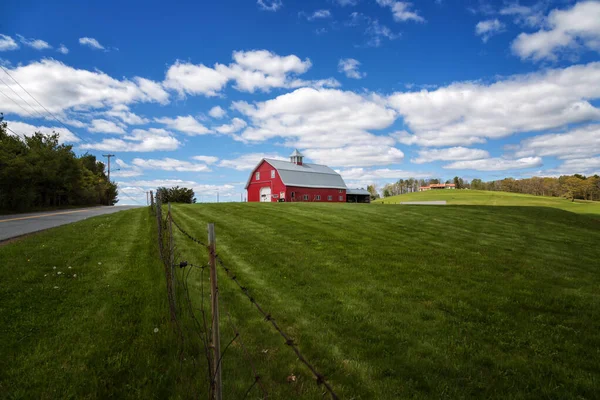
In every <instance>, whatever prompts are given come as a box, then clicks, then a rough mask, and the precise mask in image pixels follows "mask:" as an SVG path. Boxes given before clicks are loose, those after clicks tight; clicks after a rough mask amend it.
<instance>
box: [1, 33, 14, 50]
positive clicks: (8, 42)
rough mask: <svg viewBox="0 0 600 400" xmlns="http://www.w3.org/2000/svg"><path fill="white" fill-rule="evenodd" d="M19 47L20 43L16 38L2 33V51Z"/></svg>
mask: <svg viewBox="0 0 600 400" xmlns="http://www.w3.org/2000/svg"><path fill="white" fill-rule="evenodd" d="M18 48H19V45H18V44H17V42H16V41H15V39H13V38H12V37H10V36H7V35H3V34H1V33H0V51H9V50H16V49H18Z"/></svg>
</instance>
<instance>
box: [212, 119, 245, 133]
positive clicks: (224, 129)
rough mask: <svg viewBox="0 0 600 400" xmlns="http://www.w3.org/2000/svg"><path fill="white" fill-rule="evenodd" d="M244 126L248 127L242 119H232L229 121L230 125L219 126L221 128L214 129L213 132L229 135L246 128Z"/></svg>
mask: <svg viewBox="0 0 600 400" xmlns="http://www.w3.org/2000/svg"><path fill="white" fill-rule="evenodd" d="M246 125H248V124H247V123H246V121H244V120H243V119H240V118H234V119H232V120H231V123H230V124H226V125H221V126H219V127H217V128H215V131H217V132H219V133H224V134H230V133H235V132H238V131H240V130H242V129H244V128H245V127H246Z"/></svg>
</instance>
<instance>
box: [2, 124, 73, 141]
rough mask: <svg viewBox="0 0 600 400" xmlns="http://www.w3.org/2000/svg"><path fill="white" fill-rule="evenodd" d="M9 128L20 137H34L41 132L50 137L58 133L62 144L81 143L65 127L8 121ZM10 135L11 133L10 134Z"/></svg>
mask: <svg viewBox="0 0 600 400" xmlns="http://www.w3.org/2000/svg"><path fill="white" fill-rule="evenodd" d="M6 123H7V124H8V127H9V128H10V129H12V130H13V131H15V133H16V134H17V135H19V136H21V135H23V136H33V134H34V133H36V132H41V133H43V134H45V135H50V134H52V133H58V134H59V137H58V141H59V142H60V143H61V144H62V143H77V142H79V141H80V140H79V138H78V137H77V136H75V134H73V132H71V131H70V130H68V129H66V128H65V127H63V126H52V127H48V126H35V125H31V124H27V123H25V122H19V121H6ZM9 133H10V132H9Z"/></svg>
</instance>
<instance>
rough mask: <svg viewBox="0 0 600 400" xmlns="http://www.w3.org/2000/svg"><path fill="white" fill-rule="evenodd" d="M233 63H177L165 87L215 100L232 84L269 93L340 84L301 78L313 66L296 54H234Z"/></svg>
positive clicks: (256, 52) (263, 52)
mask: <svg viewBox="0 0 600 400" xmlns="http://www.w3.org/2000/svg"><path fill="white" fill-rule="evenodd" d="M233 60H234V62H233V63H231V64H229V65H224V64H219V63H217V64H215V65H214V66H213V67H212V68H211V67H208V66H206V65H204V64H198V65H196V64H191V63H183V62H181V61H177V62H176V63H175V64H174V65H172V66H171V67H169V69H168V71H167V76H166V79H165V82H164V86H165V87H167V88H169V89H173V90H176V91H177V92H179V94H180V95H184V94H190V95H204V96H208V97H213V96H217V95H219V94H220V92H221V90H222V89H223V88H224V87H225V86H226V85H227V83H229V82H231V81H232V82H234V87H235V88H236V89H237V90H239V91H243V92H249V93H254V92H255V91H257V90H260V91H263V92H268V91H269V90H270V89H273V88H295V87H301V86H338V85H339V82H337V81H335V80H333V79H326V80H317V81H304V80H301V79H298V78H297V75H300V74H303V73H305V72H306V71H307V70H308V69H309V68H310V67H311V65H312V63H311V62H310V60H309V59H308V58H307V59H305V60H301V59H300V58H299V57H298V56H296V55H288V56H279V55H277V54H275V53H272V52H270V51H267V50H252V51H234V52H233Z"/></svg>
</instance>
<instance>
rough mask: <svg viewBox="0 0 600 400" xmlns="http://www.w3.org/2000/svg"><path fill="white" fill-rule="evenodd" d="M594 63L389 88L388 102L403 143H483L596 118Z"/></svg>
mask: <svg viewBox="0 0 600 400" xmlns="http://www.w3.org/2000/svg"><path fill="white" fill-rule="evenodd" d="M598 98H600V63H590V64H587V65H574V66H571V67H568V68H565V69H550V70H546V71H543V72H536V73H532V74H527V75H515V76H512V77H508V78H505V79H504V80H501V81H498V82H495V83H492V84H484V83H474V82H457V83H453V84H451V85H449V86H446V87H441V88H439V89H437V90H433V91H428V90H421V91H419V92H403V93H395V94H393V95H391V96H390V97H389V101H390V105H391V106H392V107H394V108H395V109H396V110H398V112H399V113H400V114H401V115H402V116H403V118H404V123H405V124H406V125H407V126H408V127H409V128H410V129H411V130H412V134H409V133H407V132H400V133H398V134H396V137H397V138H398V140H399V141H400V142H401V143H404V144H418V145H421V146H453V145H463V146H464V145H470V144H474V143H483V142H485V141H486V139H488V138H491V139H497V138H501V137H506V136H509V135H511V134H513V133H516V132H529V131H542V130H546V129H552V128H557V127H561V126H565V125H568V124H572V123H578V122H584V121H590V120H599V119H600V109H598V108H597V107H595V106H594V105H592V103H590V101H591V100H593V99H598Z"/></svg>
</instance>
